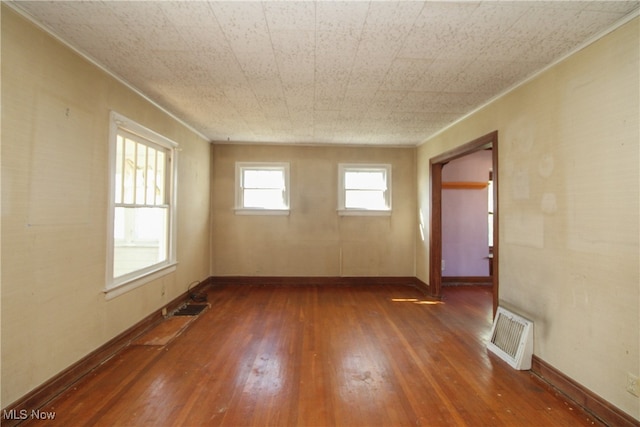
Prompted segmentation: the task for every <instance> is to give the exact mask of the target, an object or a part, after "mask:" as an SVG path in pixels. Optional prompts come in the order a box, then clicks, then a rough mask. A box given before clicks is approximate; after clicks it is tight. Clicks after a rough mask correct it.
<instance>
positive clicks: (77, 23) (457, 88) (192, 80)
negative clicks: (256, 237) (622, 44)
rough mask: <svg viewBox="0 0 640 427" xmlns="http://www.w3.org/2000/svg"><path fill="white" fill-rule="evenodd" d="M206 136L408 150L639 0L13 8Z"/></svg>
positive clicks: (114, 4) (37, 3)
mask: <svg viewBox="0 0 640 427" xmlns="http://www.w3.org/2000/svg"><path fill="white" fill-rule="evenodd" d="M10 4H12V5H13V6H15V7H17V8H19V9H21V10H23V11H24V12H26V13H27V14H28V15H30V16H31V17H32V18H33V19H34V20H35V21H36V22H38V23H40V24H41V25H43V26H44V27H45V28H47V29H49V31H50V32H52V33H53V34H55V35H57V36H58V37H59V38H60V39H62V40H64V41H66V42H67V43H68V44H69V45H71V46H73V47H74V48H75V49H76V50H78V51H80V52H82V53H84V54H85V55H86V56H88V57H90V58H92V59H93V60H94V61H95V62H97V63H98V64H101V65H102V66H103V67H104V68H106V69H107V70H109V71H110V72H112V73H113V74H114V75H116V76H118V77H119V78H121V79H122V80H124V81H125V82H128V83H129V84H130V85H131V86H133V87H135V88H137V89H138V90H139V91H140V92H142V93H144V94H145V95H146V96H147V97H149V98H150V99H152V100H153V101H155V102H156V103H157V104H159V105H160V106H162V107H163V108H165V109H166V110H168V111H169V112H171V113H173V114H174V115H175V116H176V117H178V118H180V119H181V120H183V121H184V122H185V123H187V124H189V125H190V126H191V127H193V128H194V129H197V130H198V131H199V132H200V133H201V134H203V135H205V136H206V137H207V138H208V139H210V140H213V141H243V142H278V143H304V144H306V143H334V144H373V145H403V146H406V145H409V146H410V145H417V144H420V143H422V142H424V141H425V140H426V139H427V138H428V137H429V136H430V135H433V134H434V133H436V132H437V131H439V130H441V129H442V128H444V127H446V126H447V125H448V124H450V123H452V122H454V121H455V120H457V119H459V118H460V117H462V116H464V115H465V114H467V113H469V112H470V111H472V110H473V109H475V108H477V107H479V106H481V105H482V104H484V103H485V102H487V101H488V100H490V99H491V98H493V97H495V96H496V95H498V94H500V93H502V92H504V91H505V90H507V89H508V88H510V87H513V86H514V85H515V84H517V83H518V82H521V81H522V80H524V79H526V78H527V77H528V76H530V75H531V74H533V73H535V72H536V71H538V70H540V69H542V68H544V67H545V66H547V65H548V64H550V63H552V62H554V61H556V60H558V59H559V58H561V57H563V56H564V55H566V54H567V53H568V52H571V51H572V50H574V49H575V48H576V47H578V46H580V45H581V44H583V43H584V42H585V41H586V40H589V39H590V38H592V37H593V36H594V35H597V34H599V33H601V32H602V31H604V30H606V29H608V28H611V27H612V26H613V25H614V24H615V23H616V22H618V21H620V20H621V19H622V18H623V17H625V16H626V15H628V14H629V13H631V12H633V11H634V9H637V8H638V6H639V4H640V2H639V1H637V0H636V1H575V0H574V1H546V2H542V1H531V2H529V1H465V2H435V1H427V2H422V1H343V2H338V1H233V2H232V1H227V2H222V1H132V2H123V1H83V2H79V1H55V2H41V1H34V2H29V1H13V2H11V3H10Z"/></svg>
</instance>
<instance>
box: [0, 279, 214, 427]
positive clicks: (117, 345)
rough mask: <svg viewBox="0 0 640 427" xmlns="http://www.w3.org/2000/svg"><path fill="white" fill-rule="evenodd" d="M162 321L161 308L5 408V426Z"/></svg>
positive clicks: (205, 283)
mask: <svg viewBox="0 0 640 427" xmlns="http://www.w3.org/2000/svg"><path fill="white" fill-rule="evenodd" d="M210 283H211V279H210V278H208V279H206V280H203V281H202V282H200V283H199V284H198V285H197V286H195V287H194V288H192V289H191V290H190V292H189V293H193V292H198V291H199V290H201V289H203V288H205V287H206V286H208V285H210ZM187 298H188V294H187V292H185V293H183V294H181V295H180V296H178V297H177V298H175V299H174V300H173V301H171V302H170V303H169V304H168V305H166V306H165V307H166V308H167V311H172V310H173V309H176V308H178V307H179V306H180V305H182V304H183V303H184V302H185V301H186V300H187ZM163 318H164V317H163V315H162V309H159V310H156V311H154V312H153V313H151V314H149V315H148V316H147V317H145V318H144V319H142V320H141V321H140V322H138V323H136V324H135V325H133V326H132V327H130V328H129V329H127V330H126V331H124V332H122V333H121V334H119V335H118V336H116V337H115V338H113V339H111V340H109V341H107V342H106V343H105V344H103V345H102V346H100V347H99V348H98V349H96V350H94V351H93V352H91V353H89V354H88V355H86V356H85V357H83V358H82V359H81V360H79V361H78V362H76V363H74V364H73V365H71V366H70V367H68V368H67V369H65V370H63V371H62V372H60V373H58V374H57V375H55V376H54V377H52V378H51V379H49V380H48V381H46V382H45V383H43V384H41V385H40V386H38V387H36V388H35V389H34V390H32V391H31V392H29V393H27V394H26V395H25V396H23V397H22V398H20V399H18V400H17V401H15V402H13V403H12V404H10V405H9V406H7V407H6V408H3V410H2V419H1V421H2V422H1V424H2V426H3V427H6V426H16V425H18V424H20V423H22V422H23V421H24V420H21V419H5V418H4V414H30V413H31V411H33V410H37V409H39V408H42V407H43V406H44V405H46V404H47V402H49V401H51V400H52V399H53V398H55V397H56V396H58V395H59V394H61V393H62V392H64V391H65V390H67V389H68V388H69V387H71V386H72V385H73V384H75V383H76V382H77V381H79V380H80V379H81V378H82V377H84V376H85V375H87V374H88V373H90V372H91V371H93V370H94V369H95V368H96V367H98V366H100V365H101V364H102V363H104V362H106V361H107V360H109V359H110V358H111V357H113V356H114V355H115V354H116V353H117V352H119V351H120V350H122V349H123V348H125V347H126V346H127V345H128V344H129V343H130V342H131V341H133V340H134V339H135V338H137V337H138V336H140V335H142V333H144V332H145V331H146V330H148V329H150V328H152V327H153V326H155V325H157V324H158V323H160V322H161V321H162V320H163Z"/></svg>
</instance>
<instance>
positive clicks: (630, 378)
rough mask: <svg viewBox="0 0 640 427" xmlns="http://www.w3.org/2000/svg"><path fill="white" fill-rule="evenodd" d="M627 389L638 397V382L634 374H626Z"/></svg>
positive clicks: (639, 392)
mask: <svg viewBox="0 0 640 427" xmlns="http://www.w3.org/2000/svg"><path fill="white" fill-rule="evenodd" d="M627 391H628V392H629V393H631V394H633V395H634V396H636V397H640V382H638V377H637V376H636V375H633V374H629V373H628V374H627Z"/></svg>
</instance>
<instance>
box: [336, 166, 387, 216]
mask: <svg viewBox="0 0 640 427" xmlns="http://www.w3.org/2000/svg"><path fill="white" fill-rule="evenodd" d="M338 186H339V188H338V212H339V213H340V214H341V215H354V214H356V215H389V214H390V213H391V165H390V164H345V163H341V164H339V165H338Z"/></svg>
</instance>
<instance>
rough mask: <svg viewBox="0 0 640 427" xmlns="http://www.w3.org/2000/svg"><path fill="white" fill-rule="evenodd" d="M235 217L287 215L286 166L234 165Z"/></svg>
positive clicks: (287, 172) (278, 164)
mask: <svg viewBox="0 0 640 427" xmlns="http://www.w3.org/2000/svg"><path fill="white" fill-rule="evenodd" d="M236 213H240V214H276V215H278V214H280V215H286V214H288V213H289V164H288V163H236Z"/></svg>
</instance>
